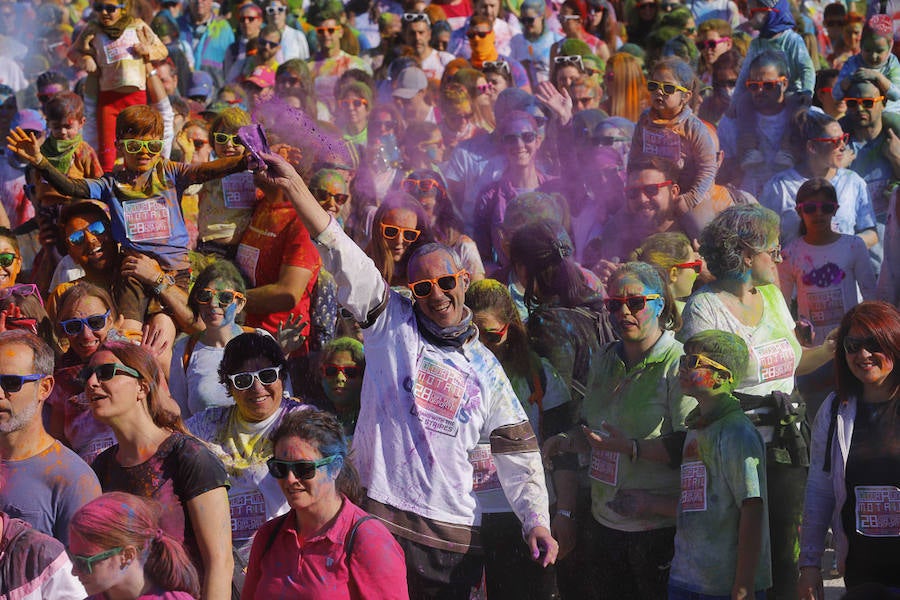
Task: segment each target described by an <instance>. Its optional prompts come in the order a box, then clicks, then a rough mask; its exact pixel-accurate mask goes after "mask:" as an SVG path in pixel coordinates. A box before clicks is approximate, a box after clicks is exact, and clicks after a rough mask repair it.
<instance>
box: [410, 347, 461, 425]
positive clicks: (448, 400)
mask: <svg viewBox="0 0 900 600" xmlns="http://www.w3.org/2000/svg"><path fill="white" fill-rule="evenodd" d="M466 379H467V378H466V376H465V375H464V374H463V373H460V372H459V371H458V370H457V369H455V368H453V367H452V366H449V365H445V364H443V363H440V362H438V361H436V360H434V359H433V358H430V357H428V356H423V357H422V359H421V361H420V364H419V368H418V370H417V372H416V385H415V387H414V388H413V397H414V398H415V401H416V405H415V407H414V410H415V414H417V415H418V417H419V420H420V421H421V422H422V424H423V425H424V426H425V428H426V429H428V430H430V431H436V432H438V433H443V434H445V435H452V436H456V434H457V432H458V431H459V423H457V421H456V415H457V413H458V412H459V407H460V406H461V405H462V399H463V395H464V393H465V391H466Z"/></svg>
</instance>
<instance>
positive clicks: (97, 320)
mask: <svg viewBox="0 0 900 600" xmlns="http://www.w3.org/2000/svg"><path fill="white" fill-rule="evenodd" d="M109 313H110V311H109V309H107V311H106V312H105V313H103V314H102V315H90V316H87V317H84V318H83V319H82V318H78V317H76V318H74V319H66V320H65V321H60V322H59V326H60V327H62V330H63V331H64V332H66V335H78V334H80V333H81V331H82V330H83V329H84V327H85V325H87V326H88V327H90V329H91V331H100V330H101V329H103V328H104V327H106V320H107V319H108V318H109Z"/></svg>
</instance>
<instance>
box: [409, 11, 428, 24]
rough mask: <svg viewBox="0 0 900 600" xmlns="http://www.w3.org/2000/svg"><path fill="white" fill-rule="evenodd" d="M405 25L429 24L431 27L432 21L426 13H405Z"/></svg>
mask: <svg viewBox="0 0 900 600" xmlns="http://www.w3.org/2000/svg"><path fill="white" fill-rule="evenodd" d="M403 22H404V23H419V22H422V23H427V24H428V25H431V19H429V18H428V15H426V14H425V13H403Z"/></svg>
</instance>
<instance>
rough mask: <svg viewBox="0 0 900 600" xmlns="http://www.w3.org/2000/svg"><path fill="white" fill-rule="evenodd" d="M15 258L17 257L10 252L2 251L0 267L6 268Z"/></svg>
mask: <svg viewBox="0 0 900 600" xmlns="http://www.w3.org/2000/svg"><path fill="white" fill-rule="evenodd" d="M17 258H19V257H18V256H16V255H15V254H13V253H12V252H3V253H2V254H0V267H4V268H6V267H8V266H10V265H11V264H13V263H14V262H16V259H17Z"/></svg>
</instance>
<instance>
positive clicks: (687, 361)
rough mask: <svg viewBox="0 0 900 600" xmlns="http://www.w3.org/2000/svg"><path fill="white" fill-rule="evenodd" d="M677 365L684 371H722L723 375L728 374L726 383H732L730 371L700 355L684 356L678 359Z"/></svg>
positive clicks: (732, 376)
mask: <svg viewBox="0 0 900 600" xmlns="http://www.w3.org/2000/svg"><path fill="white" fill-rule="evenodd" d="M678 364H679V366H680V367H681V368H682V369H685V370H687V369H702V368H703V367H712V368H713V369H716V370H717V371H724V372H725V373H728V383H732V382H734V374H732V372H731V369H729V368H728V367H726V366H725V365H723V364H721V363H717V362H716V361H714V360H713V359H711V358H709V357H707V356H703V355H702V354H685V355H684V356H682V357H681V358H680V359H679V361H678Z"/></svg>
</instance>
